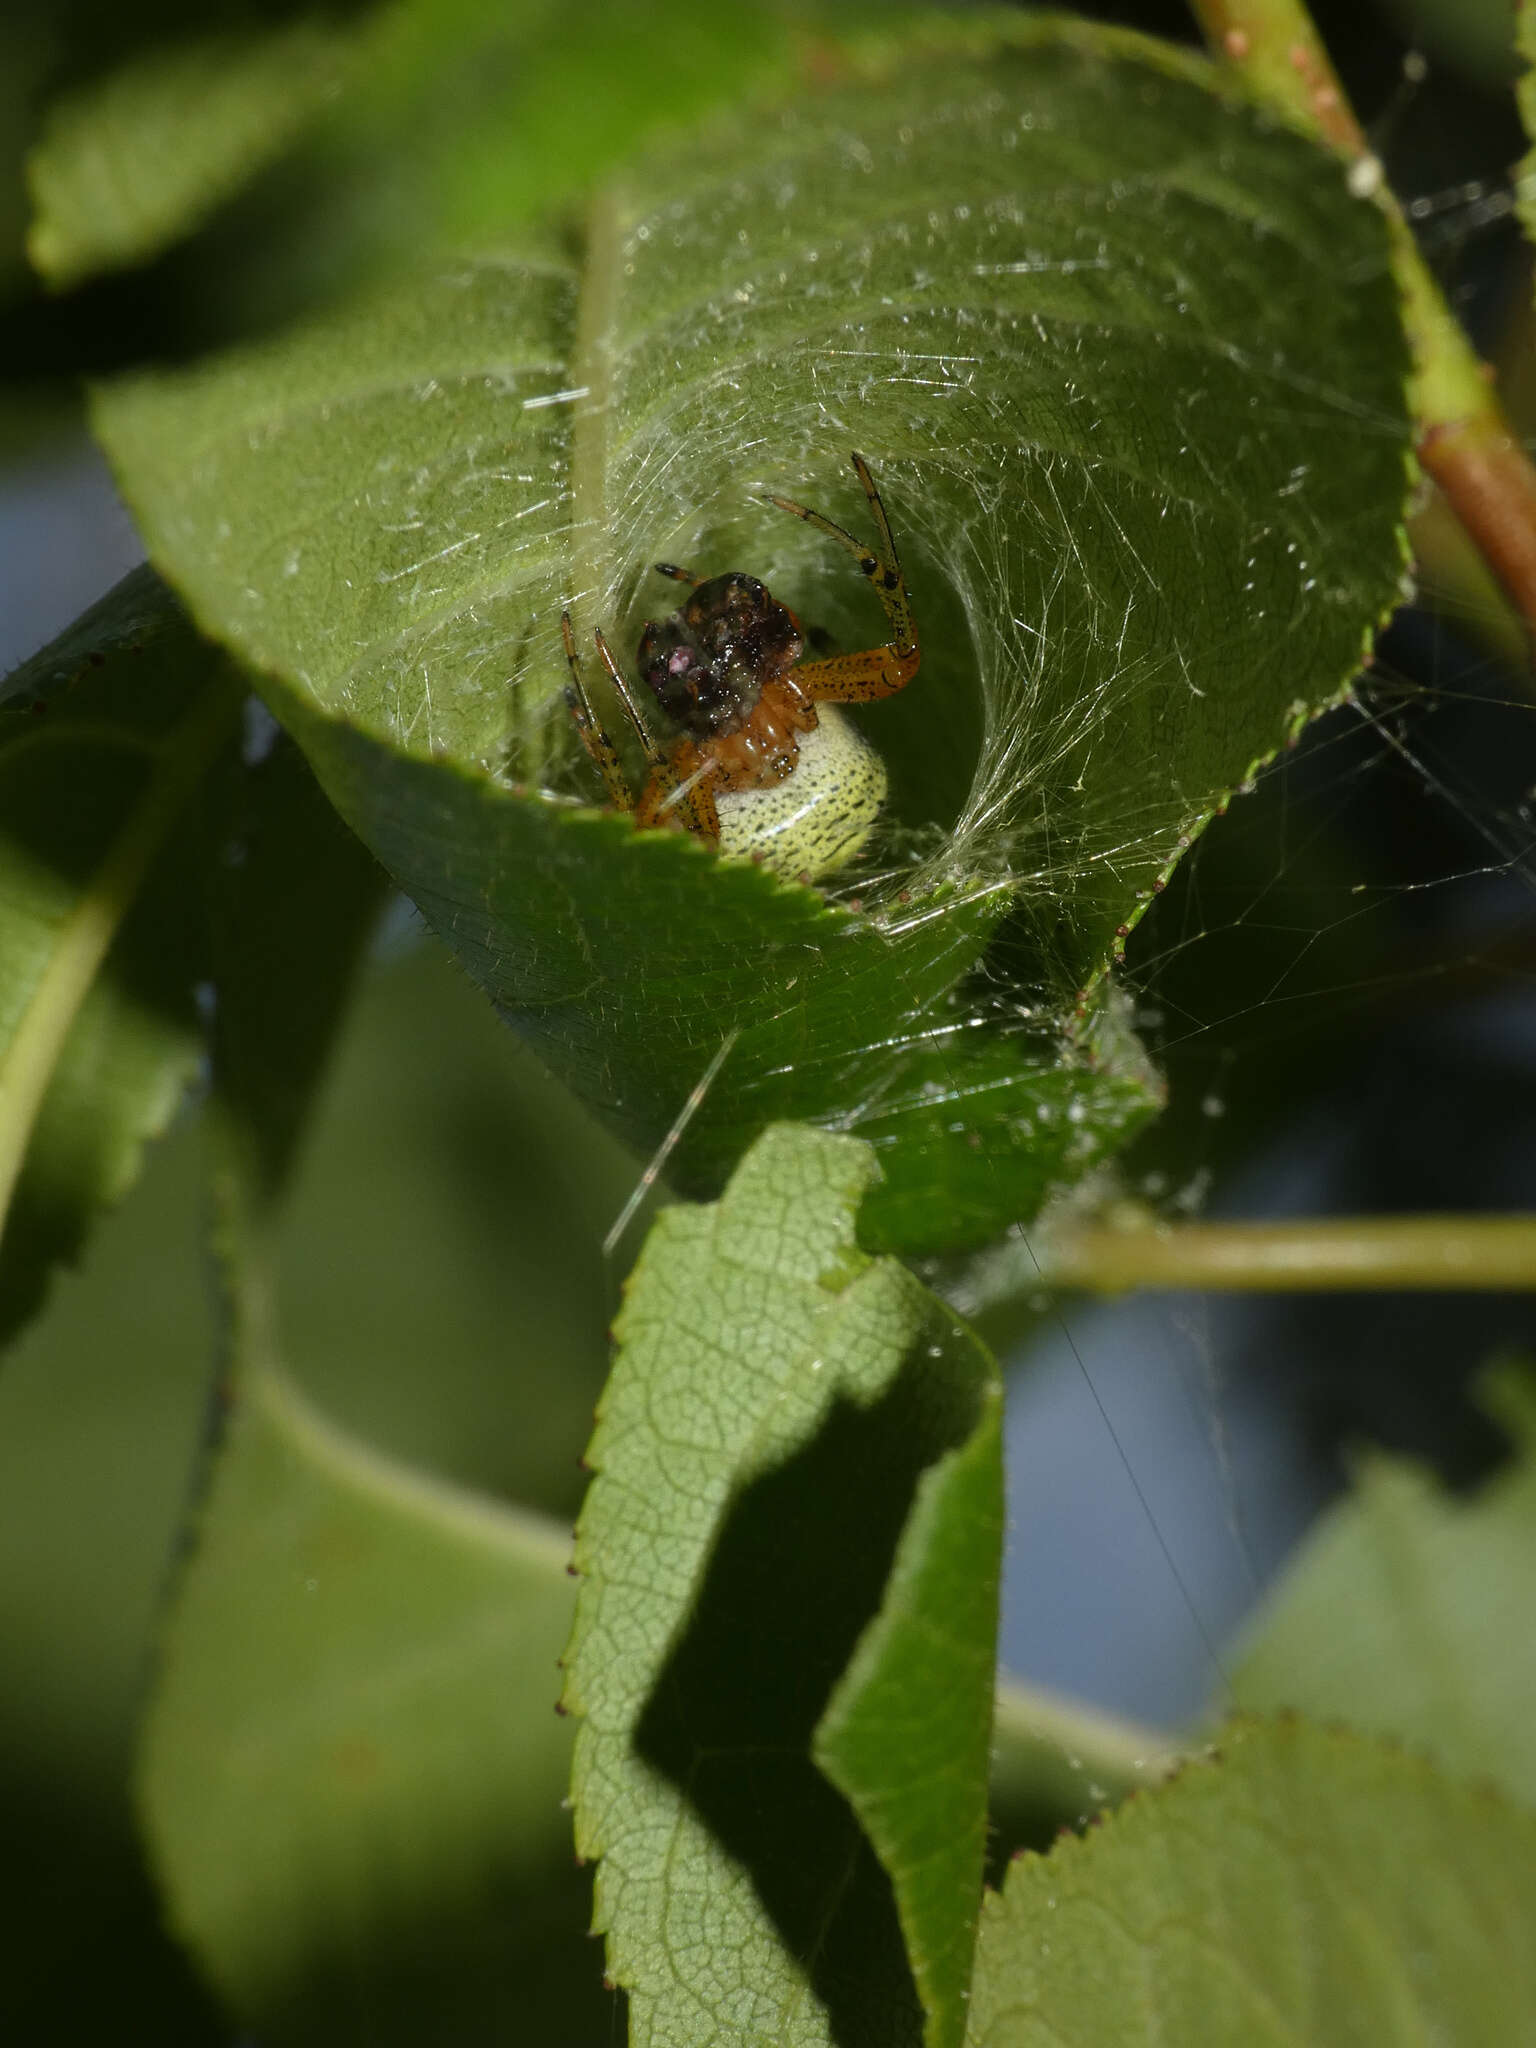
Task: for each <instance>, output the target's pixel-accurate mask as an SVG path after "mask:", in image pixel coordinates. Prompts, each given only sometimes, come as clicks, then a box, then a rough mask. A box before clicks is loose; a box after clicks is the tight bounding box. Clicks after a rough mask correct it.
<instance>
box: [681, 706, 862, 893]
mask: <svg viewBox="0 0 1536 2048" xmlns="http://www.w3.org/2000/svg"><path fill="white" fill-rule="evenodd" d="M816 708H817V713H818V719H817V724H816V729H815V731H814V732H807V733H802V734H801V736H800V757H799V759H798V760H797V761H796V763H795V772H794V773H793V774H792V775H789V776H786V777H785V779H784V781H782V782H775V783H773V784H771V785H770V786H769V787H768V788H767V789H743V790H721V791H720V792H719V793H718V794H717V796H716V798H715V804H716V808H717V809H718V811H719V813H720V851H721V852H722V853H723V854H733V855H735V856H736V857H738V858H741V857H746V858H749V859H755V860H759V861H761V863H762V865H763V866H764V867H765V868H771V869H772V870H773V872H774V873H775V874H776V875H784V876H787V877H788V878H789V879H790V880H791V881H800V880H805V881H809V882H814V881H817V880H818V879H819V878H820V877H821V876H822V875H830V874H832V873H833V872H835V870H836V869H838V868H841V867H846V866H847V864H848V862H849V861H851V860H852V859H854V857H855V856H856V855H857V854H859V853H860V852H862V851H863V848H864V846H865V843H866V842H867V840H868V838H869V835H870V833H871V832H872V831H873V830H874V828H875V823H876V820H877V819H878V818H879V816H880V810H881V807H882V805H883V804H884V802H885V793H886V774H885V763H884V762H883V761H882V760H881V758H880V756H879V754H878V753H877V752H876V751H875V749H874V748H873V747H872V746H871V745H870V743H869V741H868V740H867V739H865V737H864V735H863V734H862V733H861V732H860V731H858V729H857V728H856V727H855V726H854V725H853V724H852V723H851V722H850V720H849V719H848V718H847V717H846V716H845V715H844V713H843V712H841V711H840V710H839V709H838V708H837V706H836V705H835V704H819V705H818V706H817V707H816Z"/></svg>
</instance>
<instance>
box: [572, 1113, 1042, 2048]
mask: <svg viewBox="0 0 1536 2048" xmlns="http://www.w3.org/2000/svg"><path fill="white" fill-rule="evenodd" d="M873 1171H874V1166H873V1160H872V1157H871V1154H870V1152H869V1151H868V1149H867V1148H866V1147H864V1146H862V1145H856V1144H853V1143H850V1142H849V1141H848V1140H846V1139H837V1138H829V1137H823V1136H821V1135H819V1134H816V1133H811V1132H807V1131H803V1130H797V1129H793V1128H788V1127H778V1128H775V1129H774V1130H771V1131H770V1132H768V1133H767V1134H766V1135H765V1136H764V1137H763V1138H762V1139H761V1140H760V1141H759V1142H758V1144H757V1145H756V1146H755V1147H754V1149H753V1150H752V1152H751V1153H750V1154H749V1156H748V1158H747V1159H746V1160H745V1161H744V1162H743V1164H742V1166H741V1167H740V1169H739V1170H738V1172H737V1174H736V1176H735V1178H734V1179H733V1180H732V1182H731V1184H730V1186H729V1188H728V1189H727V1190H726V1192H725V1194H724V1196H723V1197H722V1198H721V1200H720V1202H719V1203H718V1204H717V1205H716V1206H714V1207H713V1208H674V1209H669V1210H667V1211H665V1212H664V1213H663V1214H662V1216H661V1217H660V1218H659V1219H658V1221H657V1223H656V1225H655V1228H654V1229H653V1231H652V1234H651V1236H650V1238H649V1239H648V1241H647V1244H646V1249H645V1251H644V1253H643V1254H642V1256H641V1260H640V1263H639V1265H638V1266H637V1268H636V1270H635V1274H634V1276H633V1278H632V1280H631V1283H630V1288H629V1291H628V1294H627V1296H626V1299H625V1304H624V1308H623V1311H622V1314H621V1316H620V1318H619V1321H618V1325H617V1329H616V1334H617V1336H618V1338H619V1342H620V1350H619V1355H618V1359H617V1362H616V1364H615V1367H614V1372H613V1376H612V1378H611V1380H610V1381H609V1385H608V1388H607V1391H606V1392H605V1394H604V1397H603V1401H602V1405H601V1407H600V1410H599V1421H598V1429H597V1433H596V1435H595V1437H594V1438H593V1442H592V1447H591V1450H590V1452H589V1459H590V1462H591V1463H592V1465H593V1467H594V1470H595V1472H596V1475H597V1476H596V1478H595V1479H594V1481H593V1484H592V1488H591V1491H590V1493H589V1495H588V1499H587V1505H586V1507H585V1508H584V1510H583V1512H582V1517H581V1522H580V1525H579V1528H578V1531H577V1564H578V1567H579V1569H580V1571H581V1572H582V1574H583V1585H582V1589H581V1595H580V1598H579V1601H578V1606H577V1621H576V1629H575V1633H574V1635H573V1638H572V1643H571V1649H570V1651H569V1653H568V1656H567V1673H568V1677H567V1688H566V1703H567V1705H568V1706H570V1707H572V1708H573V1709H575V1710H576V1711H577V1712H579V1713H580V1714H581V1715H582V1716H583V1717H584V1718H583V1720H582V1723H581V1726H580V1729H579V1731H578V1734H577V1746H576V1769H575V1777H574V1788H575V1794H576V1816H577V1841H578V1845H579V1846H580V1848H581V1849H582V1851H583V1853H584V1854H588V1855H601V1857H602V1859H603V1861H602V1864H601V1867H600V1869H599V1873H598V1880H597V1921H598V1925H599V1926H601V1927H602V1928H604V1929H605V1930H606V1932H607V1934H608V1955H609V1970H610V1973H611V1974H612V1975H613V1976H614V1977H616V1978H617V1979H618V1980H619V1982H620V1983H622V1984H623V1985H624V1986H625V1987H626V1988H627V1989H628V1990H629V1991H630V1993H631V2013H632V2022H633V2030H634V2031H633V2036H632V2038H633V2039H634V2040H635V2041H636V2042H655V2041H660V2040H663V2039H665V2040H668V2041H675V2042H685V2041H706V2040H710V2041H712V2040H718V2039H720V2038H722V2037H723V2036H724V2035H725V2034H726V2033H729V2036H730V2038H731V2039H732V2040H733V2041H740V2042H762V2043H768V2042H773V2043H776V2044H785V2043H801V2042H828V2041H831V2040H833V2039H836V2040H838V2041H850V2042H852V2041H858V2042H864V2041H869V2042H876V2041H879V2042H898V2041H916V2040H917V2039H918V2038H919V2037H920V2035H921V2036H922V2037H923V2038H926V2039H927V2040H928V2041H930V2042H935V2043H937V2042H949V2041H954V2040H957V2039H958V2038H959V2033H960V2030H961V2027H962V2025H963V2014H964V2002H963V2001H964V1997H965V1987H966V1981H967V1978H968V1976H969V1959H970V1947H971V1940H972V1936H973V1932H974V1926H975V1917H976V1907H977V1902H978V1899H979V1894H980V1882H981V1864H982V1847H983V1824H984V1812H985V1799H986V1768H987V1736H988V1729H989V1725H990V1719H991V1698H992V1677H993V1673H992V1654H993V1638H994V1631H995V1617H996V1599H997V1576H998V1570H999V1564H1000V1550H1001V1532H1002V1506H1001V1498H1002V1497H1001V1467H1000V1456H999V1446H998V1404H999V1388H998V1384H997V1379H996V1373H995V1368H994V1367H993V1366H992V1364H991V1361H990V1360H989V1359H988V1358H987V1356H986V1354H985V1353H984V1352H983V1351H982V1350H981V1348H980V1346H979V1345H977V1344H976V1343H975V1341H974V1339H972V1338H971V1337H970V1336H969V1334H968V1333H966V1332H965V1331H964V1330H962V1329H959V1328H957V1327H956V1326H955V1324H954V1321H953V1318H952V1317H951V1316H950V1315H949V1314H948V1312H947V1311H946V1310H944V1309H943V1307H942V1306H941V1304H939V1303H938V1302H937V1301H936V1300H935V1299H934V1298H933V1297H932V1296H931V1295H929V1294H927V1293H926V1292H925V1290H924V1289H923V1288H921V1287H920V1286H919V1285H918V1284H917V1282H916V1281H915V1280H913V1279H912V1278H911V1276H910V1275H909V1274H907V1273H906V1272H905V1271H904V1270H903V1269H902V1268H901V1267H899V1266H897V1265H895V1264H894V1263H892V1262H890V1261H887V1260H879V1261H871V1260H869V1259H867V1258H866V1257H864V1256H863V1255H862V1254H861V1253H860V1252H859V1251H858V1250H857V1249H856V1247H855V1243H854V1235H853V1220H854V1212H855V1209H856V1206H857V1203H858V1200H859V1197H860V1195H861V1194H862V1192H863V1190H864V1189H865V1188H866V1187H867V1186H868V1185H869V1182H870V1179H871V1176H872V1174H873ZM829 1781H830V1782H829ZM834 1785H836V1786H837V1787H839V1788H841V1790H842V1792H843V1793H844V1794H846V1800H845V1798H844V1797H840V1796H839V1793H838V1791H836V1790H834ZM861 1823H862V1826H861ZM871 1844H873V1848H874V1851H876V1852H878V1854H879V1857H880V1861H879V1862H877V1861H876V1857H875V1853H872V1850H871ZM701 1911H702V1912H704V1915H705V1924H706V1926H707V1930H708V1932H707V1938H705V1939H702V1940H701V1939H700V1937H699V1933H698V1927H699V1915H700V1913H701ZM909 1965H910V1967H909Z"/></svg>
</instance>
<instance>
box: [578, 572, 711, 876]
mask: <svg viewBox="0 0 1536 2048" xmlns="http://www.w3.org/2000/svg"><path fill="white" fill-rule="evenodd" d="M560 637H561V639H562V640H563V641H564V642H565V659H566V663H567V665H568V666H569V668H570V671H571V685H570V688H568V689H567V691H566V693H565V701H566V704H567V705H568V707H569V709H570V713H571V717H572V718H573V719H574V721H575V724H576V730H577V732H578V733H579V734H580V735H581V743H582V745H583V746H584V747H585V748H586V750H587V753H588V754H589V755H590V756H591V758H592V760H593V761H594V762H595V763H596V764H597V770H598V773H599V774H600V775H601V776H602V778H603V786H604V788H605V789H606V790H607V792H608V801H609V802H610V803H611V804H612V805H613V807H614V809H615V810H616V811H638V812H639V814H640V815H639V822H640V823H641V824H642V825H646V824H654V823H656V822H657V821H658V820H664V818H665V814H666V813H667V812H668V811H673V812H675V813H676V817H677V822H678V824H680V825H683V826H685V827H686V828H687V830H688V831H690V832H696V833H697V834H698V835H699V837H700V838H701V839H705V840H707V841H708V842H709V844H710V845H712V846H713V845H716V844H718V842H719V838H720V819H719V814H718V813H717V811H716V810H715V802H714V798H713V797H712V796H711V795H710V793H709V791H708V790H707V789H703V788H701V787H699V786H698V784H697V782H696V781H694V780H693V779H691V778H687V777H683V776H680V775H679V774H678V773H677V771H676V770H675V769H674V767H673V765H672V762H671V760H670V759H669V757H668V755H667V754H666V752H665V750H664V749H663V748H661V747H660V746H658V745H657V743H656V739H655V736H654V734H653V733H652V731H651V729H650V727H649V726H648V725H647V724H646V722H645V717H644V714H643V713H642V712H641V710H640V707H639V705H638V704H637V703H636V702H635V700H634V698H633V696H632V695H631V694H630V688H629V685H628V683H627V682H626V681H625V680H624V675H623V671H622V670H621V669H620V667H619V665H618V663H617V662H616V661H615V660H614V658H613V650H612V649H611V648H610V647H609V645H608V642H607V641H606V640H605V639H604V638H603V636H602V633H601V632H600V631H599V632H596V633H594V634H593V636H592V637H593V639H594V641H595V642H596V643H597V652H598V658H599V660H600V661H601V662H602V664H603V667H604V668H605V669H606V670H607V671H608V680H609V681H610V682H611V683H612V684H613V687H614V690H615V691H616V692H617V694H618V699H619V702H620V704H622V705H623V707H624V715H625V717H626V718H627V719H628V720H629V722H630V725H631V726H632V727H633V728H634V733H635V737H636V739H637V740H638V741H639V742H640V751H641V753H642V754H643V755H644V756H645V767H646V778H647V779H646V785H645V789H644V791H643V792H642V794H641V797H640V801H639V803H638V804H636V802H635V794H634V791H633V790H632V789H631V788H630V786H629V782H628V779H627V777H626V776H625V773H624V768H623V764H622V763H621V761H620V760H619V750H618V748H617V747H616V746H615V745H614V744H613V741H612V739H610V737H609V735H608V731H607V729H606V727H605V726H604V725H603V724H602V722H601V720H600V719H599V718H598V716H597V713H596V712H595V711H594V710H593V709H592V701H591V699H590V698H589V697H588V695H587V685H586V678H585V677H584V676H583V675H582V672H581V657H580V656H579V655H578V654H577V652H576V636H575V633H574V632H573V631H572V628H571V615H570V613H569V612H562V613H561V614H560Z"/></svg>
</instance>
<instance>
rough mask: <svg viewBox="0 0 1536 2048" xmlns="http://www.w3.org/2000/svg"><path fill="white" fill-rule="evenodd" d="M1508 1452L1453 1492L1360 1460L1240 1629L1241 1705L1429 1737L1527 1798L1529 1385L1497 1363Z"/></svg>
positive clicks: (1532, 1442) (1533, 1511)
mask: <svg viewBox="0 0 1536 2048" xmlns="http://www.w3.org/2000/svg"><path fill="white" fill-rule="evenodd" d="M1494 1401H1495V1402H1496V1406H1497V1410H1498V1412H1499V1413H1500V1414H1501V1415H1502V1416H1503V1417H1504V1418H1505V1419H1506V1420H1507V1421H1508V1423H1509V1425H1510V1429H1511V1433H1512V1434H1513V1436H1514V1438H1515V1442H1516V1456H1515V1458H1514V1460H1513V1462H1512V1463H1510V1464H1509V1465H1507V1466H1505V1467H1504V1468H1503V1469H1502V1470H1501V1471H1499V1472H1496V1473H1495V1474H1494V1476H1493V1477H1492V1478H1491V1479H1489V1480H1487V1481H1486V1482H1485V1483H1484V1485H1483V1487H1482V1489H1481V1490H1480V1492H1479V1493H1478V1494H1477V1495H1476V1497H1475V1498H1474V1499H1472V1500H1458V1499H1456V1498H1455V1497H1454V1496H1452V1495H1450V1494H1448V1493H1446V1492H1445V1490H1444V1489H1443V1488H1442V1487H1441V1486H1439V1485H1438V1484H1437V1482H1436V1481H1435V1479H1434V1477H1433V1476H1432V1475H1431V1474H1430V1473H1427V1472H1425V1471H1424V1470H1423V1469H1422V1468H1421V1467H1419V1466H1417V1465H1415V1464H1413V1463H1412V1462H1410V1461H1409V1460H1408V1459H1405V1458H1394V1457H1389V1456H1387V1455H1386V1454H1385V1453H1382V1452H1373V1453H1371V1454H1370V1455H1369V1456H1366V1457H1364V1458H1362V1460H1361V1462H1360V1465H1359V1468H1358V1470H1357V1473H1356V1477H1355V1485H1354V1488H1353V1490H1352V1492H1351V1493H1350V1495H1349V1496H1348V1497H1347V1498H1346V1499H1345V1500H1343V1501H1341V1502H1340V1503H1339V1505H1338V1506H1336V1507H1334V1508H1333V1509H1331V1510H1330V1511H1329V1513H1328V1514H1327V1515H1325V1516H1324V1517H1323V1520H1322V1521H1321V1522H1320V1523H1319V1525H1318V1527H1317V1528H1316V1529H1315V1530H1314V1531H1313V1532H1312V1534H1311V1536H1310V1537H1309V1538H1308V1540H1307V1542H1306V1544H1305V1546H1304V1547H1303V1549H1302V1551H1301V1553H1300V1555H1299V1556H1298V1557H1297V1558H1296V1559H1295V1560H1294V1561H1293V1563H1292V1564H1291V1566H1290V1568H1289V1570H1288V1571H1287V1572H1286V1574H1285V1577H1284V1578H1283V1579H1282V1580H1281V1581H1280V1584H1279V1586H1278V1587H1277V1588H1276V1589H1275V1591H1274V1593H1273V1594H1272V1595H1271V1597H1270V1599H1269V1601H1268V1602H1267V1604H1266V1606H1265V1607H1264V1608H1263V1609H1262V1610H1261V1611H1260V1613H1259V1615H1258V1616H1257V1618H1256V1619H1255V1621H1254V1622H1253V1624H1252V1625H1251V1628H1250V1630H1249V1632H1248V1642H1247V1647H1246V1650H1245V1651H1244V1654H1243V1656H1242V1658H1241V1661H1240V1662H1239V1663H1238V1664H1237V1666H1236V1669H1235V1670H1234V1671H1233V1672H1232V1688H1233V1692H1234V1694H1235V1696H1236V1698H1237V1700H1238V1701H1239V1702H1240V1703H1241V1704H1242V1705H1243V1706H1251V1707H1255V1708H1274V1707H1299V1708H1301V1709H1303V1710H1304V1711H1306V1712H1308V1713H1311V1714H1317V1715H1319V1716H1323V1717H1326V1718H1329V1719H1340V1720H1347V1721H1349V1722H1350V1723H1351V1724H1352V1725H1353V1726H1356V1727H1360V1728H1367V1729H1371V1730H1373V1731H1375V1732H1377V1733H1379V1734H1383V1735H1395V1736H1399V1737H1401V1738H1402V1739H1404V1740H1405V1741H1410V1742H1413V1743H1415V1744H1418V1745H1422V1746H1423V1747H1425V1748H1427V1749H1429V1750H1430V1751H1431V1752H1432V1753H1433V1754H1434V1755H1435V1756H1436V1757H1437V1758H1438V1759H1439V1760H1440V1761H1441V1762H1442V1763H1444V1764H1446V1765H1448V1766H1450V1767H1451V1768H1453V1769H1455V1770H1460V1771H1465V1772H1467V1773H1468V1774H1474V1775H1480V1776H1486V1777H1489V1778H1494V1779H1497V1780H1498V1781H1499V1783H1500V1784H1503V1785H1506V1786H1508V1787H1509V1788H1510V1790H1511V1791H1513V1792H1515V1793H1517V1794H1518V1795H1519V1796H1520V1797H1521V1798H1523V1799H1525V1800H1527V1801H1528V1802H1530V1803H1531V1804H1533V1805H1536V1728H1533V1726H1532V1717H1531V1701H1532V1699H1533V1698H1536V1630H1533V1629H1532V1627H1531V1625H1530V1622H1531V1616H1532V1614H1533V1613H1536V1455H1533V1452H1536V1385H1533V1382H1532V1381H1531V1379H1530V1378H1529V1377H1528V1376H1524V1375H1520V1374H1517V1373H1515V1372H1508V1373H1505V1374H1503V1375H1502V1376H1501V1377H1500V1378H1499V1379H1498V1380H1497V1381H1496V1382H1495V1383H1494Z"/></svg>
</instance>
